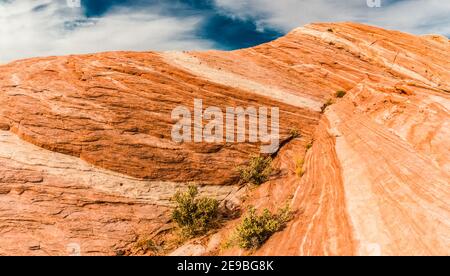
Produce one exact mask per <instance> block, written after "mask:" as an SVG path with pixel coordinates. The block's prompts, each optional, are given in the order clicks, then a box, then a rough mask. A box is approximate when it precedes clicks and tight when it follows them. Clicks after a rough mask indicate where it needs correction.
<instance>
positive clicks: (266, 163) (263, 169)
mask: <svg viewBox="0 0 450 276" xmlns="http://www.w3.org/2000/svg"><path fill="white" fill-rule="evenodd" d="M271 164H272V158H271V157H264V156H258V155H256V156H253V157H251V159H250V161H249V163H248V164H247V165H246V166H241V167H238V171H239V174H240V179H241V183H251V184H254V185H261V184H262V183H264V182H266V181H267V180H268V179H269V177H270V174H271V173H272V165H271Z"/></svg>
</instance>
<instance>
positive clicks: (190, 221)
mask: <svg viewBox="0 0 450 276" xmlns="http://www.w3.org/2000/svg"><path fill="white" fill-rule="evenodd" d="M173 201H174V202H175V203H176V206H175V208H174V210H173V212H172V219H173V220H174V221H175V222H176V223H177V224H178V226H179V227H180V229H181V230H182V233H183V235H184V236H186V237H193V236H197V235H201V234H204V233H206V232H207V231H208V230H210V229H211V228H213V227H215V224H216V222H217V218H218V212H219V211H218V209H219V202H218V201H217V200H215V199H212V198H208V197H201V198H199V197H198V189H197V187H195V186H189V188H188V190H187V191H185V192H181V191H178V192H177V193H176V194H175V195H174V197H173Z"/></svg>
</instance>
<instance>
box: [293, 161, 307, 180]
mask: <svg viewBox="0 0 450 276" xmlns="http://www.w3.org/2000/svg"><path fill="white" fill-rule="evenodd" d="M304 163H305V161H304V160H303V159H301V158H298V159H297V160H296V161H295V174H296V175H297V176H298V177H302V176H303V174H304V173H305V171H304V170H303V164H304Z"/></svg>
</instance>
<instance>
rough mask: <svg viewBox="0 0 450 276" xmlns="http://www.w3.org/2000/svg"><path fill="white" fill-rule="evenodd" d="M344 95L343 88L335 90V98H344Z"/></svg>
mask: <svg viewBox="0 0 450 276" xmlns="http://www.w3.org/2000/svg"><path fill="white" fill-rule="evenodd" d="M345 95H347V92H345V91H343V90H339V91H337V92H336V98H344V97H345Z"/></svg>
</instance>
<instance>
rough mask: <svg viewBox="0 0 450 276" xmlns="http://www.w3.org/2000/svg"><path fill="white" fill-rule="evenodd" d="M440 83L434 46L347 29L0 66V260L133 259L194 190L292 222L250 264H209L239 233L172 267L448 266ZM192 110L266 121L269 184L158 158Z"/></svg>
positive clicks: (228, 160) (234, 160)
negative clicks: (327, 261)
mask: <svg viewBox="0 0 450 276" xmlns="http://www.w3.org/2000/svg"><path fill="white" fill-rule="evenodd" d="M449 69H450V42H449V40H448V39H447V38H444V37H441V36H437V35H430V36H423V37H418V36H413V35H409V34H404V33H400V32H396V31H388V30H383V29H379V28H375V27H370V26H365V25H359V24H353V23H339V24H312V25H308V26H305V27H302V28H298V29H296V30H294V31H292V32H291V33H289V34H288V35H286V36H285V37H283V38H281V39H278V40H276V41H273V42H270V43H267V44H263V45H260V46H257V47H254V48H249V49H243V50H238V51H231V52H221V51H207V52H164V53H156V52H142V53H135V52H110V53H100V54H92V55H82V56H67V57H47V58H35V59H28V60H20V61H16V62H12V63H10V64H7V65H2V66H0V104H1V105H0V128H1V129H2V131H1V132H0V162H1V164H2V166H1V167H0V170H1V172H0V233H1V235H0V254H19V255H28V254H33V255H34V254H35V255H47V254H50V255H61V254H68V252H67V250H68V247H69V249H70V248H72V247H71V246H70V245H71V244H74V243H75V244H78V245H79V246H80V251H81V252H80V253H81V254H103V255H111V254H123V253H127V252H128V253H129V252H131V253H130V254H132V252H133V250H132V248H133V245H134V243H136V241H137V240H138V239H139V238H140V237H142V236H145V235H150V236H151V235H152V234H154V233H159V232H160V231H161V230H162V229H165V228H167V227H168V225H170V221H169V211H170V201H169V199H170V197H171V195H172V194H173V193H174V192H175V191H176V190H177V189H179V188H183V187H186V185H188V184H189V183H191V182H195V183H197V184H199V185H201V187H202V188H201V191H202V193H204V194H209V195H212V196H216V197H218V198H219V199H220V200H222V201H223V202H224V203H227V202H232V204H234V205H239V204H242V206H241V207H242V208H243V209H245V207H246V206H248V205H255V206H256V207H258V208H264V207H267V208H270V209H276V208H278V207H279V206H281V205H283V204H285V203H289V204H290V205H291V207H292V209H293V210H295V211H296V213H295V218H294V219H293V220H292V221H291V222H290V223H289V225H288V227H287V228H286V229H285V230H284V231H282V232H279V233H277V234H275V235H274V236H273V237H272V238H271V239H270V240H269V241H268V242H267V243H266V244H265V245H264V246H263V247H262V248H260V249H259V250H258V251H256V252H243V251H241V250H238V249H235V248H231V249H227V250H223V249H222V247H221V244H222V243H223V242H226V240H227V239H228V236H229V235H230V234H231V233H232V231H233V227H234V226H235V225H236V223H238V222H239V219H236V220H233V221H230V222H228V223H227V224H225V225H224V227H223V228H222V229H220V230H219V231H218V232H217V233H216V234H214V235H212V236H210V237H206V238H204V239H202V240H201V241H194V242H191V243H188V244H186V245H185V246H182V247H181V248H179V249H178V250H175V251H174V252H172V254H174V255H176V254H197V255H198V254H205V255H208V254H236V255H240V254H250V253H252V254H260V255H370V254H382V255H448V254H450V205H449V199H450V183H449V182H450V181H449V180H450V158H449V156H450V143H449V137H450V136H449V134H450V126H449V124H450V116H449V110H450V70H449ZM338 90H342V91H346V92H347V94H346V96H345V97H344V98H342V99H341V98H336V97H335V96H334V95H335V93H336V91H338ZM194 99H202V100H203V104H204V106H205V107H207V106H216V107H219V108H221V109H225V108H226V107H236V106H241V107H249V106H254V107H260V106H267V107H272V106H276V107H279V108H280V123H281V125H280V132H281V140H282V148H281V149H280V151H279V152H278V154H277V156H276V158H275V160H274V166H275V167H277V168H278V170H277V173H276V174H274V175H273V176H272V178H271V180H270V181H269V182H267V183H265V184H264V185H262V186H260V187H258V188H256V189H250V190H248V191H245V190H243V189H242V188H241V186H240V185H239V183H238V173H237V171H236V170H235V168H236V166H238V165H240V164H244V163H245V162H246V161H247V160H248V158H249V156H250V155H251V154H256V153H258V152H259V146H260V145H259V144H254V143H249V142H247V143H214V144H210V143H194V142H192V143H181V144H180V143H176V142H174V141H172V139H171V128H172V125H173V124H174V121H173V120H172V118H171V112H172V110H173V109H174V108H175V107H177V106H180V105H183V106H187V107H189V108H190V109H192V105H193V102H194ZM330 99H333V102H334V104H333V105H331V106H329V107H328V108H326V110H325V112H323V113H322V112H321V109H322V106H323V105H324V104H325V103H326V102H327V101H329V100H330ZM293 130H299V131H300V133H301V136H300V137H299V138H296V139H291V138H292V137H291V134H290V133H291V132H292V131H293ZM310 143H312V145H313V146H312V148H311V149H309V150H308V148H309V146H307V145H308V144H310ZM297 160H304V168H303V170H304V171H305V173H304V175H303V176H302V177H299V176H297V175H296V174H295V169H296V168H295V166H296V163H297V162H296V161H297ZM244 193H245V196H243V194H244ZM68 245H69V246H68Z"/></svg>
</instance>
